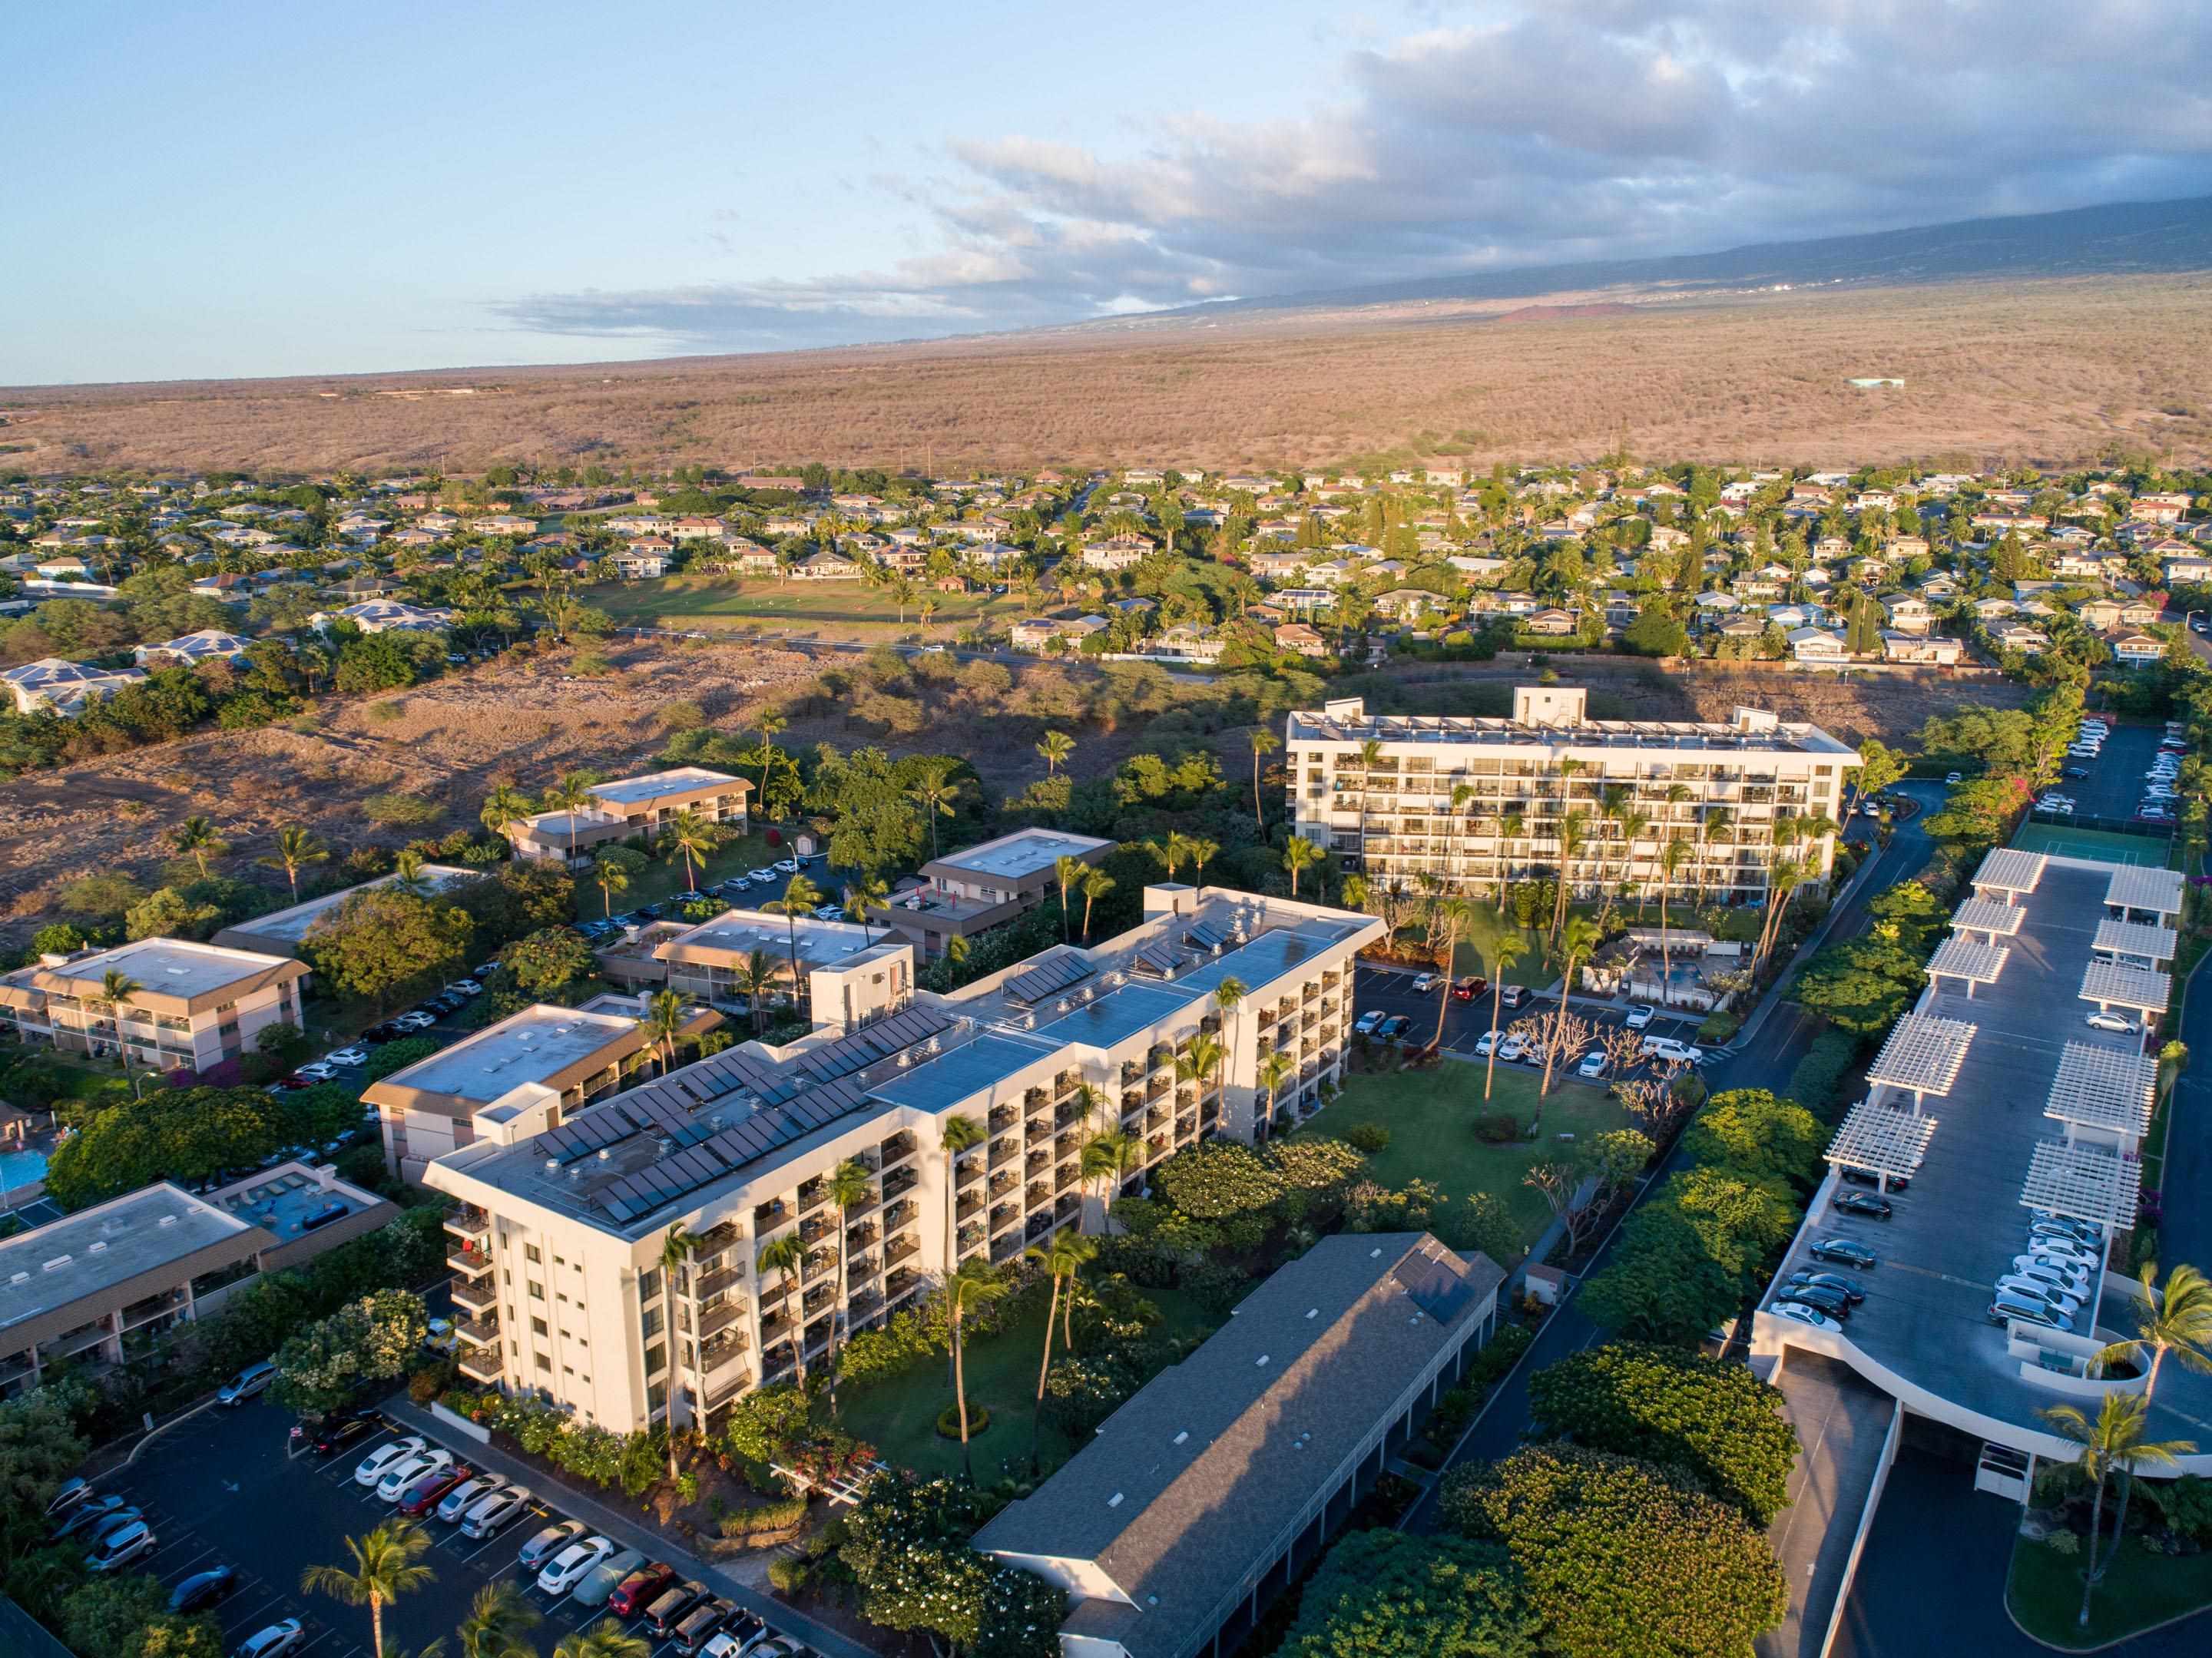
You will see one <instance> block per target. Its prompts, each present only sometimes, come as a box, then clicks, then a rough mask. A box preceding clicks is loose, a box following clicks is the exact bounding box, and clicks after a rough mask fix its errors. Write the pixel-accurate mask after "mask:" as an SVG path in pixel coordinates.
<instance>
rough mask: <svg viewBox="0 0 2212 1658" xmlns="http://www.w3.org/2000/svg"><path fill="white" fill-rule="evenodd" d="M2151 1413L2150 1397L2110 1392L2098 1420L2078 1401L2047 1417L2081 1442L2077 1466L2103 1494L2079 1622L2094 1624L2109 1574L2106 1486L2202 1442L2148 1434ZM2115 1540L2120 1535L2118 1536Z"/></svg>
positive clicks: (2092, 1525)
mask: <svg viewBox="0 0 2212 1658" xmlns="http://www.w3.org/2000/svg"><path fill="white" fill-rule="evenodd" d="M2149 1414H2150V1405H2149V1401H2148V1400H2144V1399H2142V1398H2140V1397H2138V1396H2136V1395H2135V1394H2106V1395H2105V1402H2104V1404H2103V1405H2102V1406H2100V1407H2099V1408H2098V1411H2097V1415H2096V1418H2095V1419H2094V1420H2092V1419H2091V1418H2088V1417H2086V1416H2084V1415H2083V1414H2082V1413H2081V1410H2080V1409H2079V1407H2077V1406H2072V1405H2053V1406H2051V1407H2050V1408H2048V1409H2047V1410H2045V1412H2043V1419H2044V1420H2045V1421H2046V1422H2048V1423H2049V1424H2051V1426H2052V1427H2053V1428H2055V1429H2057V1430H2058V1431H2059V1432H2060V1433H2062V1434H2063V1435H2064V1436H2066V1437H2067V1438H2069V1439H2070V1440H2072V1441H2073V1442H2075V1444H2077V1445H2079V1446H2080V1447H2081V1456H2080V1458H2079V1460H2078V1461H2077V1464H2076V1466H2077V1467H2080V1469H2081V1477H2082V1478H2083V1479H2087V1480H2093V1481H2094V1482H2095V1484H2096V1487H2097V1497H2096V1501H2095V1503H2093V1505H2092V1506H2091V1508H2090V1510H2089V1565H2088V1570H2086V1571H2084V1572H2083V1573H2082V1574H2081V1615H2080V1616H2079V1617H2078V1618H2076V1619H2075V1624H2076V1625H2079V1626H2080V1627H2081V1628H2083V1629H2087V1627H2088V1626H2089V1597H2090V1596H2091V1595H2092V1594H2095V1593H2096V1589H2097V1580H2098V1579H2099V1578H2100V1577H2101V1576H2103V1575H2104V1574H2103V1572H2102V1571H2100V1570H2099V1568H2098V1565H2097V1549H2098V1546H2099V1545H2100V1543H2101V1542H2102V1541H2103V1533H2104V1529H2105V1486H2106V1483H2107V1482H2108V1481H2109V1480H2110V1479H2112V1475H2113V1474H2114V1473H2119V1474H2120V1475H2122V1476H2123V1490H2124V1488H2125V1485H2126V1483H2128V1482H2130V1481H2132V1479H2134V1477H2135V1471H2136V1469H2137V1468H2138V1467H2152V1468H2164V1467H2172V1465H2173V1462H2174V1461H2175V1459H2176V1458H2178V1457H2180V1456H2183V1455H2187V1454H2188V1453H2189V1452H2191V1451H2193V1450H2195V1449H2196V1448H2197V1446H2196V1442H2194V1441H2192V1440H2187V1439H2169V1440H2164V1441H2159V1440H2150V1439H2145V1438H2144V1437H2143V1423H2144V1420H2145V1419H2146V1418H2148V1416H2149ZM2127 1523H2128V1509H2127V1499H2126V1497H2125V1496H2123V1497H2121V1500H2120V1525H2121V1527H2123V1528H2125V1527H2126V1525H2127ZM2113 1541H2114V1545H2115V1546H2118V1539H2117V1538H2116V1539H2114V1540H2113Z"/></svg>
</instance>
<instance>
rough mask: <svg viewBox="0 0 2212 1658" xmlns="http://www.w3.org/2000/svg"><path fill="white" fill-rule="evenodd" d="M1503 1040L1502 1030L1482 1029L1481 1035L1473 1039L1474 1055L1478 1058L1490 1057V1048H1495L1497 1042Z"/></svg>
mask: <svg viewBox="0 0 2212 1658" xmlns="http://www.w3.org/2000/svg"><path fill="white" fill-rule="evenodd" d="M1503 1041H1504V1034H1503V1033H1502V1032H1499V1031H1496V1030H1486V1031H1484V1032H1483V1033H1482V1035H1480V1036H1477V1037H1476V1038H1475V1039H1474V1057H1475V1058H1476V1059H1478V1060H1486V1059H1488V1058H1489V1057H1490V1051H1491V1049H1492V1048H1496V1047H1497V1046H1498V1043H1499V1042H1503Z"/></svg>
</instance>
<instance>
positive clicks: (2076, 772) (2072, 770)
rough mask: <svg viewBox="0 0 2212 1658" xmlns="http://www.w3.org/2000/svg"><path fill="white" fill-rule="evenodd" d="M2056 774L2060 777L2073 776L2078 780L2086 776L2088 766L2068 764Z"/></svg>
mask: <svg viewBox="0 0 2212 1658" xmlns="http://www.w3.org/2000/svg"><path fill="white" fill-rule="evenodd" d="M2088 774H2089V768H2087V766H2069V767H2067V768H2066V769H2065V770H2064V771H2063V772H2061V773H2059V775H2060V776H2061V777H2070V778H2073V779H2074V780H2075V781H2077V782H2078V781H2080V780H2081V779H2082V778H2084V777H2087V775H2088Z"/></svg>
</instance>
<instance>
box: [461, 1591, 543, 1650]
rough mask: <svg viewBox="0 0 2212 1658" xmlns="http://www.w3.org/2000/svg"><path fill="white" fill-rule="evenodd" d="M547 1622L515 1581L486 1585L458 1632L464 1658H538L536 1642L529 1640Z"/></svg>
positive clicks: (478, 1594) (478, 1593)
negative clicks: (526, 1598) (523, 1595)
mask: <svg viewBox="0 0 2212 1658" xmlns="http://www.w3.org/2000/svg"><path fill="white" fill-rule="evenodd" d="M544 1621H545V1620H544V1618H542V1617H541V1616H539V1614H538V1609H537V1608H536V1607H535V1606H532V1605H531V1604H530V1602H529V1601H527V1600H524V1599H523V1598H522V1591H521V1589H520V1588H518V1587H516V1586H515V1584H513V1582H509V1581H508V1580H507V1579H505V1578H501V1579H499V1580H498V1581H496V1582H489V1583H486V1584H485V1585H484V1586H483V1588H480V1589H478V1590H477V1598H476V1600H474V1602H472V1603H471V1606H470V1607H469V1615H468V1616H467V1617H466V1618H465V1619H462V1620H461V1626H460V1628H459V1631H456V1633H458V1634H459V1636H460V1637H461V1654H462V1658H538V1648H537V1645H536V1643H533V1642H532V1641H530V1640H529V1639H527V1638H526V1637H528V1635H529V1632H530V1631H532V1630H533V1629H535V1628H537V1627H538V1625H540V1624H542V1623H544Z"/></svg>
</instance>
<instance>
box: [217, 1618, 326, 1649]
mask: <svg viewBox="0 0 2212 1658" xmlns="http://www.w3.org/2000/svg"><path fill="white" fill-rule="evenodd" d="M306 1639H307V1626H306V1625H303V1624H302V1623H301V1621H300V1620H299V1619H296V1618H287V1619H285V1620H284V1621H283V1623H281V1624H271V1625H269V1627H268V1628H266V1629H260V1630H256V1631H254V1632H253V1633H252V1634H251V1635H249V1636H247V1637H246V1638H245V1639H244V1640H243V1641H240V1643H238V1650H237V1651H236V1652H234V1653H233V1654H231V1655H230V1658H285V1655H286V1654H287V1653H291V1652H296V1651H298V1650H299V1648H300V1645H301V1643H302V1642H303V1641H305V1640H306Z"/></svg>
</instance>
